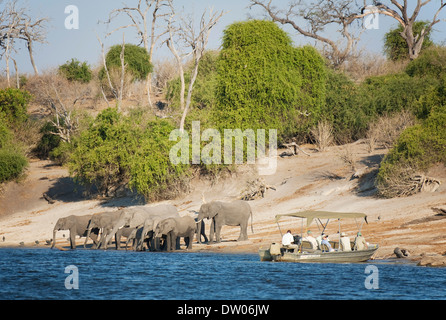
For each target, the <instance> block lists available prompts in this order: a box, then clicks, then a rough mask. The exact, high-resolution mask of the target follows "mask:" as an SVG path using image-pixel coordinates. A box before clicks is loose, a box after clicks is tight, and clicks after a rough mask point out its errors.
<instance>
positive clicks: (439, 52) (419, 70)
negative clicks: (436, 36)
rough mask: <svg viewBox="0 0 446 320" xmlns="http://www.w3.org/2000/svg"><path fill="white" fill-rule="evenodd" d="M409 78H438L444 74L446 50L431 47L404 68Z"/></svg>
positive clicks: (445, 69) (445, 71)
mask: <svg viewBox="0 0 446 320" xmlns="http://www.w3.org/2000/svg"><path fill="white" fill-rule="evenodd" d="M406 73H407V74H408V75H410V76H411V77H432V78H438V77H441V75H443V74H446V48H445V47H438V46H431V47H429V48H428V49H426V50H425V51H424V52H423V53H422V54H421V55H420V56H419V57H418V58H417V59H415V60H413V61H411V62H410V63H409V65H408V66H407V68H406Z"/></svg>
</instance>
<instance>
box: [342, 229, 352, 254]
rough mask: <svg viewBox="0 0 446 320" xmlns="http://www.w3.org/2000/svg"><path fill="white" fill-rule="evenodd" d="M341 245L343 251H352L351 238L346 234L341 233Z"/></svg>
mask: <svg viewBox="0 0 446 320" xmlns="http://www.w3.org/2000/svg"><path fill="white" fill-rule="evenodd" d="M339 245H340V250H341V251H352V246H351V244H350V238H349V237H347V235H346V234H345V233H344V232H341V238H340V239H339Z"/></svg>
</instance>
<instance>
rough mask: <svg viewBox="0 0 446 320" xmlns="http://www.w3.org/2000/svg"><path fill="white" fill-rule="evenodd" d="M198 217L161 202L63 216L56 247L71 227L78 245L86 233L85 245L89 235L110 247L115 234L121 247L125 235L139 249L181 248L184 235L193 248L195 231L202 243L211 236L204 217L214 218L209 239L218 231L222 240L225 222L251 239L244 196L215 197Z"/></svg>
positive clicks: (73, 245) (103, 246)
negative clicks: (207, 235) (231, 200)
mask: <svg viewBox="0 0 446 320" xmlns="http://www.w3.org/2000/svg"><path fill="white" fill-rule="evenodd" d="M196 213H198V215H197V216H196V217H195V218H192V217H191V216H183V217H181V216H180V215H179V213H178V210H177V208H176V207H175V206H173V205H170V204H163V205H157V206H152V207H149V206H135V207H127V208H122V209H119V210H116V211H109V212H102V213H97V214H93V215H85V216H76V215H71V216H67V217H64V218H60V219H59V220H58V221H57V222H56V224H55V226H54V229H53V238H52V239H53V240H52V248H54V246H55V244H56V232H57V231H60V230H69V231H70V247H71V249H75V248H76V242H75V237H76V236H79V237H85V242H84V248H85V247H86V244H87V242H88V239H92V240H93V247H92V248H94V249H99V248H101V249H104V250H106V249H107V247H108V245H109V243H110V242H111V240H112V239H113V237H114V238H115V247H116V249H120V244H121V237H122V236H124V237H126V238H127V242H126V248H127V247H128V245H129V243H130V244H131V247H132V249H133V250H136V251H144V250H150V251H159V250H166V251H172V250H178V249H179V248H180V239H181V238H183V239H184V242H185V244H186V247H187V249H192V242H193V239H194V235H195V234H197V241H198V242H199V243H202V241H201V236H204V240H205V242H208V239H207V237H206V234H205V230H204V221H203V219H205V218H206V219H210V220H211V226H210V236H209V238H210V239H209V241H210V242H213V238H214V233H215V236H216V242H220V241H221V236H220V231H221V228H222V226H223V225H229V226H240V237H239V238H238V240H239V241H240V240H247V239H248V235H247V228H248V220H249V217H251V231H252V232H253V229H252V211H251V207H250V205H249V204H248V203H247V202H245V201H242V200H237V201H233V202H222V201H212V202H210V203H204V204H203V205H202V206H201V208H200V211H199V212H196Z"/></svg>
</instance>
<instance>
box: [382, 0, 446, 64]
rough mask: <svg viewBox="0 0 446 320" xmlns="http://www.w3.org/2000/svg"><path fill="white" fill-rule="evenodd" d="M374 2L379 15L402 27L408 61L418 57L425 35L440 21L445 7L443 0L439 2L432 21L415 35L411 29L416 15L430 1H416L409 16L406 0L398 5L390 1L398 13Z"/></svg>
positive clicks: (394, 0)
mask: <svg viewBox="0 0 446 320" xmlns="http://www.w3.org/2000/svg"><path fill="white" fill-rule="evenodd" d="M374 2H375V6H376V7H377V8H378V9H379V13H380V14H383V15H386V16H389V17H392V18H393V19H395V20H397V21H398V22H399V23H400V24H401V26H402V27H403V31H402V32H401V37H403V39H404V40H405V41H406V43H407V47H408V50H409V59H410V60H414V59H416V58H417V57H418V55H419V54H420V51H421V48H422V46H423V42H424V39H425V37H426V35H428V34H429V33H430V32H431V31H432V29H433V27H434V25H436V24H437V23H439V22H440V21H441V19H439V18H438V16H439V15H440V12H441V11H442V10H443V9H444V8H445V7H446V3H445V1H444V0H441V1H439V2H440V3H439V6H438V9H437V11H436V12H435V14H434V16H433V17H432V21H431V22H430V23H429V24H428V25H427V26H426V27H425V28H424V29H423V30H421V32H420V34H418V35H415V34H414V30H413V27H414V24H415V22H416V20H417V18H418V15H419V14H420V12H421V9H422V8H423V7H424V6H426V5H427V4H428V3H430V2H431V0H426V1H421V0H417V3H416V6H415V9H414V11H413V12H412V15H411V16H409V12H408V3H407V0H404V1H403V4H401V3H399V2H398V1H397V0H391V1H390V2H391V4H392V5H394V6H395V7H396V9H397V10H398V11H399V12H398V11H396V10H394V9H392V8H390V7H389V6H387V5H385V4H383V3H380V2H379V3H378V2H376V1H374ZM400 2H401V1H400Z"/></svg>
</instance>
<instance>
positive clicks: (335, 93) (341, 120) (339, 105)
mask: <svg viewBox="0 0 446 320" xmlns="http://www.w3.org/2000/svg"><path fill="white" fill-rule="evenodd" d="M327 76H328V79H327V85H326V99H325V106H324V109H323V116H322V117H323V118H325V120H328V121H329V122H331V123H332V124H333V130H334V136H335V139H336V141H337V142H338V143H348V142H351V141H353V140H357V139H360V138H363V137H364V134H365V132H366V130H367V127H368V124H369V121H370V120H371V119H372V118H373V116H374V115H373V114H370V113H367V112H366V108H365V106H366V104H367V101H368V98H369V97H368V94H364V93H363V92H361V90H360V86H359V85H357V84H356V83H354V82H353V81H352V80H350V79H349V78H348V77H347V76H346V75H345V74H344V73H342V72H339V71H335V70H330V69H329V70H328V73H327Z"/></svg>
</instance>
